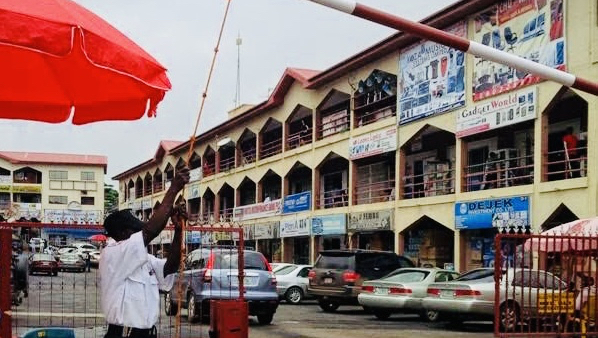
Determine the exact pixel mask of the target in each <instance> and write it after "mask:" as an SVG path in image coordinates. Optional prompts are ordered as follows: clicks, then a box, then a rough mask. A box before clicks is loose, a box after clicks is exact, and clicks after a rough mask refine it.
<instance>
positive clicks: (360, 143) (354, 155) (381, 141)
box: [349, 127, 397, 160]
mask: <svg viewBox="0 0 598 338" xmlns="http://www.w3.org/2000/svg"><path fill="white" fill-rule="evenodd" d="M395 150H397V128H395V127H392V128H390V129H386V130H380V131H376V132H373V133H369V134H365V135H361V136H357V137H352V138H351V140H350V141H349V159H351V160H356V159H359V158H364V157H369V156H374V155H378V154H383V153H386V152H389V151H395Z"/></svg>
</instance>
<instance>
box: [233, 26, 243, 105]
mask: <svg viewBox="0 0 598 338" xmlns="http://www.w3.org/2000/svg"><path fill="white" fill-rule="evenodd" d="M242 44H243V39H241V33H240V32H239V35H238V36H237V89H236V93H235V108H237V107H239V106H240V105H241V45H242Z"/></svg>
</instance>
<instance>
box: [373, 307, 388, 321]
mask: <svg viewBox="0 0 598 338" xmlns="http://www.w3.org/2000/svg"><path fill="white" fill-rule="evenodd" d="M390 315H391V313H390V311H388V310H382V309H374V316H376V318H378V319H380V320H386V319H388V318H390Z"/></svg>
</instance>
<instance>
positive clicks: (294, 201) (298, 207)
mask: <svg viewBox="0 0 598 338" xmlns="http://www.w3.org/2000/svg"><path fill="white" fill-rule="evenodd" d="M310 209H311V191H306V192H301V193H298V194H293V195H289V196H287V197H285V198H284V204H283V206H282V213H283V214H290V213H293V212H299V211H307V210H310Z"/></svg>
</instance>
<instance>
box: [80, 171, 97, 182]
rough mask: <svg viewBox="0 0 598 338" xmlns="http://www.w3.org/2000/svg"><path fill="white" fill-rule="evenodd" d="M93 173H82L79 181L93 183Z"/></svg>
mask: <svg viewBox="0 0 598 338" xmlns="http://www.w3.org/2000/svg"><path fill="white" fill-rule="evenodd" d="M95 180H96V178H95V173H94V172H93V171H82V172H81V181H95Z"/></svg>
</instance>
